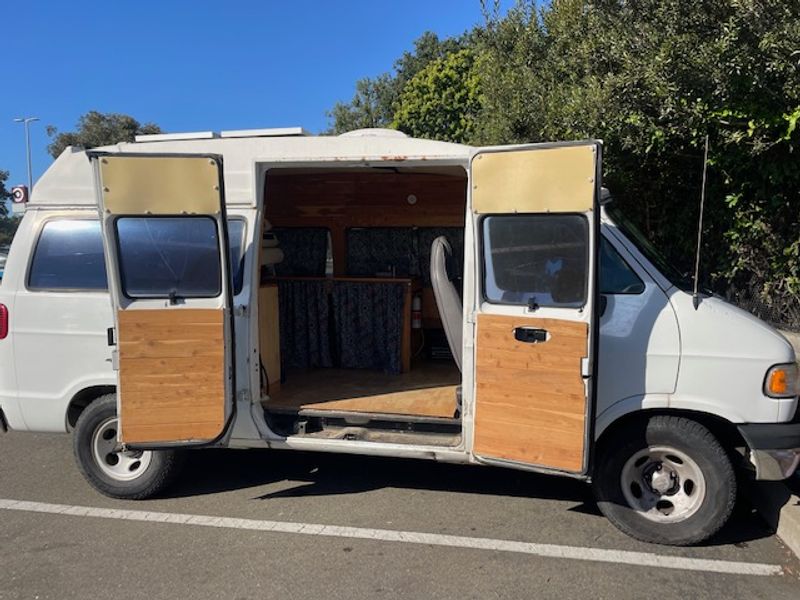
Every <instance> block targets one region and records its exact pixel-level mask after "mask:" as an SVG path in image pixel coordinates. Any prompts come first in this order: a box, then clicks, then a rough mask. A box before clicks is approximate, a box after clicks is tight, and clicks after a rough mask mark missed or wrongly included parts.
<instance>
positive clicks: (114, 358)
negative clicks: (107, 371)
mask: <svg viewBox="0 0 800 600" xmlns="http://www.w3.org/2000/svg"><path fill="white" fill-rule="evenodd" d="M111 368H112V369H113V370H114V371H119V350H117V349H116V348H115V349H114V350H112V351H111Z"/></svg>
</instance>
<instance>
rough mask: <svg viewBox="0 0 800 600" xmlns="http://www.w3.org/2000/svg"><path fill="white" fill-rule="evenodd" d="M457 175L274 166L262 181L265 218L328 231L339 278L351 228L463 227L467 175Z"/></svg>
mask: <svg viewBox="0 0 800 600" xmlns="http://www.w3.org/2000/svg"><path fill="white" fill-rule="evenodd" d="M455 173H457V171H454V174H437V173H425V172H409V171H404V172H401V173H395V172H393V171H391V170H379V169H372V170H369V171H367V170H364V171H334V170H332V169H331V170H330V171H327V172H321V171H315V172H312V173H308V172H302V171H298V170H296V169H276V170H275V171H270V174H269V175H268V176H267V180H266V184H265V192H264V194H265V213H266V218H267V219H268V220H269V221H270V223H271V224H272V225H273V226H274V227H325V228H327V229H329V230H330V232H331V244H332V252H333V268H334V274H335V275H337V276H340V275H344V274H345V273H347V265H346V261H347V244H346V233H345V232H346V231H347V229H349V228H352V227H464V219H465V213H466V206H467V178H466V174H462V175H456V174H455ZM409 195H414V196H415V197H416V203H415V204H413V205H412V204H409V203H408V197H409Z"/></svg>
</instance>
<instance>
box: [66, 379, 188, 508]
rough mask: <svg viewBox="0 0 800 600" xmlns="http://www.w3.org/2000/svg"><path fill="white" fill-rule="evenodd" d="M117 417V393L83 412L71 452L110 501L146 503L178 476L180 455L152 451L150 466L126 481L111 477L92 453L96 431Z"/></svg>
mask: <svg viewBox="0 0 800 600" xmlns="http://www.w3.org/2000/svg"><path fill="white" fill-rule="evenodd" d="M116 416H117V397H116V395H115V394H106V395H105V396H101V397H100V398H98V399H97V400H95V401H94V402H92V403H91V404H89V406H87V407H86V409H85V410H84V411H83V412H82V413H81V416H80V417H79V418H78V422H77V424H76V425H75V431H74V432H73V435H72V450H73V453H74V455H75V460H76V462H77V463H78V468H79V469H80V471H81V474H82V475H83V476H84V477H85V478H86V481H88V482H89V483H90V484H91V485H92V487H94V488H95V489H96V490H97V491H99V492H100V493H102V494H105V495H106V496H110V497H111V498H121V499H126V500H144V499H145V498H150V497H151V496H154V495H155V494H158V493H159V492H162V491H163V490H164V489H166V488H167V487H168V486H169V485H170V484H171V483H172V482H173V481H174V479H175V477H176V476H177V475H178V472H179V470H180V467H181V465H182V463H183V455H182V453H181V452H178V451H175V450H158V451H152V452H151V453H150V454H149V458H148V459H147V460H148V461H149V462H147V465H146V466H144V467H142V468H141V470H140V471H138V472H136V473H135V474H133V475H131V476H130V477H132V478H130V479H126V480H121V479H119V478H115V477H112V476H110V475H109V474H108V473H107V471H106V470H104V469H103V468H102V467H101V466H100V465H99V464H98V460H97V459H96V458H95V453H94V452H93V441H94V435H95V432H97V431H98V430H99V428H101V427H106V428H108V427H109V426H110V424H109V420H110V419H116ZM109 437H110V436H109ZM140 464H141V463H140Z"/></svg>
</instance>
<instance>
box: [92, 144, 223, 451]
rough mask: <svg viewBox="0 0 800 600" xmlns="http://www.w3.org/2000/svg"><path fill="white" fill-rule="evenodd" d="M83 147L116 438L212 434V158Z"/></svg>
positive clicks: (215, 364) (219, 377) (156, 441)
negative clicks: (103, 293)
mask: <svg viewBox="0 0 800 600" xmlns="http://www.w3.org/2000/svg"><path fill="white" fill-rule="evenodd" d="M88 154H89V157H90V160H91V161H92V163H93V168H94V175H95V186H96V194H97V201H98V204H99V207H100V215H101V221H102V227H103V240H104V245H105V254H106V265H107V270H108V281H109V289H110V292H111V300H112V305H113V310H114V319H115V331H109V344H111V345H113V344H116V346H117V350H116V351H115V353H114V358H113V362H114V363H115V365H116V368H117V369H118V375H117V414H118V415H119V427H118V428H117V440H118V442H119V443H121V444H124V445H125V446H134V447H146V448H156V447H167V446H174V445H201V444H209V443H213V442H214V441H216V440H218V439H219V438H221V437H222V436H223V434H224V433H225V431H226V429H227V426H228V425H229V424H230V422H231V420H232V416H233V404H234V403H233V394H234V380H233V377H234V373H233V347H234V346H233V343H232V342H233V340H232V337H233V322H232V313H231V305H232V296H231V282H230V272H229V267H228V257H227V252H228V232H227V223H226V219H225V199H224V191H223V179H222V159H221V157H219V156H209V155H203V156H199V155H153V154H149V155H146V154H121V153H88Z"/></svg>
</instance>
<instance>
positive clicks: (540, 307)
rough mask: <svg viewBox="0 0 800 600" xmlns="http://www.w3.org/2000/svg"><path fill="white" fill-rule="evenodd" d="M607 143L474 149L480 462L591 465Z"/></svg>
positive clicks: (583, 469) (564, 468) (569, 468)
mask: <svg viewBox="0 0 800 600" xmlns="http://www.w3.org/2000/svg"><path fill="white" fill-rule="evenodd" d="M601 150H602V146H601V144H600V143H599V142H595V141H587V142H575V143H572V142H570V143H560V144H536V145H527V146H513V147H501V148H485V149H479V150H477V151H476V152H475V154H474V155H473V157H472V161H471V163H470V194H469V202H470V209H471V211H472V217H473V222H474V226H475V239H476V240H477V244H476V245H477V260H476V271H477V272H476V276H475V281H476V286H477V289H476V306H475V313H476V318H475V323H476V325H475V361H474V363H475V419H474V439H473V452H474V454H475V456H476V457H478V458H479V459H481V460H483V461H485V462H495V463H500V464H516V465H526V466H530V467H531V468H535V469H537V470H555V471H561V472H568V473H573V474H576V475H582V474H586V473H588V471H589V463H590V456H589V454H590V449H591V440H592V437H593V429H594V427H593V424H594V405H595V403H594V390H595V373H596V368H597V360H596V349H597V336H598V333H597V325H598V322H599V319H598V317H597V308H598V304H599V302H598V293H597V271H598V268H597V250H596V248H597V245H598V239H599V209H598V201H599V191H600V163H601Z"/></svg>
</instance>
